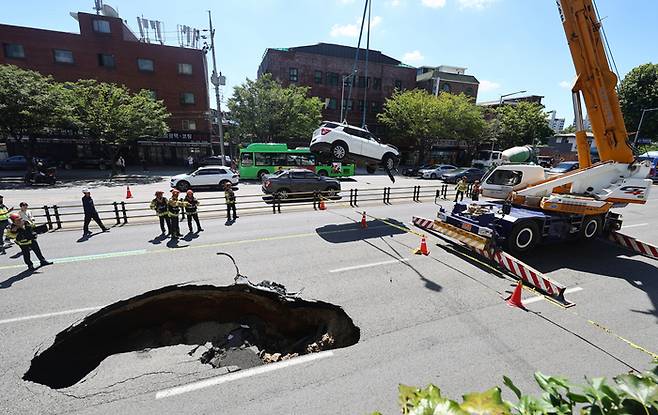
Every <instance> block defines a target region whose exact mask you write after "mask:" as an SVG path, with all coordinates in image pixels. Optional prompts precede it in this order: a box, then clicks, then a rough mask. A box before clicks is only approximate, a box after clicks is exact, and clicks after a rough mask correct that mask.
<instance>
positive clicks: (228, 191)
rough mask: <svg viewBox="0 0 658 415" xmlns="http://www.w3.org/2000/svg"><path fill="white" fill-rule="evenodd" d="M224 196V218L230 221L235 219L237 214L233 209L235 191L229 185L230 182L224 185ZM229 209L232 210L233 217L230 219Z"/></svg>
mask: <svg viewBox="0 0 658 415" xmlns="http://www.w3.org/2000/svg"><path fill="white" fill-rule="evenodd" d="M224 198H225V199H226V219H227V220H228V221H229V222H230V221H231V220H233V221H234V220H236V219H237V218H238V217H239V216H238V214H237V212H236V210H235V192H234V191H233V188H232V187H231V183H226V184H225V185H224ZM231 210H232V211H233V219H231Z"/></svg>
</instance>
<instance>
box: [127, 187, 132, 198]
mask: <svg viewBox="0 0 658 415" xmlns="http://www.w3.org/2000/svg"><path fill="white" fill-rule="evenodd" d="M132 197H133V194H132V192H131V191H130V186H126V199H132Z"/></svg>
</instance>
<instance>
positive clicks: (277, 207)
mask: <svg viewBox="0 0 658 415" xmlns="http://www.w3.org/2000/svg"><path fill="white" fill-rule="evenodd" d="M455 193H456V192H455V189H454V185H449V184H441V185H438V186H413V187H383V188H372V189H349V191H348V190H345V191H342V192H337V193H336V194H333V193H332V194H329V193H327V192H302V193H288V197H287V198H285V199H283V198H281V197H280V196H279V195H276V194H275V195H268V194H262V193H261V194H247V195H236V209H238V210H239V211H240V212H243V213H251V214H267V213H269V212H270V210H271V212H272V214H277V213H281V211H282V209H283V210H286V209H287V210H293V208H297V209H299V208H300V207H302V208H303V207H309V208H310V207H312V208H313V209H316V210H317V209H318V205H319V202H320V200H322V201H323V202H325V204H329V205H344V206H350V207H359V205H361V204H364V203H365V204H368V203H370V204H372V203H382V204H384V205H391V204H393V202H395V201H400V200H411V201H413V202H421V201H422V199H424V198H432V197H433V198H434V201H437V200H438V199H443V200H447V199H448V198H452V197H454V196H455ZM470 193H471V187H470V186H469V189H468V191H467V192H466V194H467V195H469V194H470ZM181 200H182V199H181ZM197 200H199V202H200V206H199V209H198V212H199V214H200V215H203V216H212V215H215V216H217V214H220V213H224V212H225V211H226V202H225V199H224V195H223V194H221V195H218V196H210V197H199V198H197ZM150 204H151V200H148V201H120V202H119V201H117V202H111V203H98V204H96V205H95V206H96V210H97V212H98V214H99V216H100V218H101V220H103V221H104V222H114V224H115V225H116V226H120V225H124V224H127V223H128V222H129V221H130V220H135V219H144V218H156V217H157V216H156V214H155V213H154V212H153V211H152V210H151V209H150ZM40 211H42V212H40ZM33 214H34V217H35V221H36V222H37V223H46V224H47V226H48V229H49V230H51V231H52V230H58V229H62V228H63V227H65V226H68V225H71V224H78V223H79V224H82V222H83V221H84V211H83V209H82V205H44V206H43V207H42V208H40V209H38V210H36V211H35V210H34V209H33ZM182 219H185V212H184V209H183V208H181V220H182Z"/></svg>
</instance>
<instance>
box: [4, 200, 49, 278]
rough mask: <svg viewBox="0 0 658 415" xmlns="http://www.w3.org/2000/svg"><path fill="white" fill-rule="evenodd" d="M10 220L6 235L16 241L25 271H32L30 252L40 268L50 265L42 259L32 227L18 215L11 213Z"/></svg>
mask: <svg viewBox="0 0 658 415" xmlns="http://www.w3.org/2000/svg"><path fill="white" fill-rule="evenodd" d="M10 219H11V222H12V224H11V225H10V226H9V230H8V231H7V235H8V236H9V237H10V238H12V239H15V240H16V245H18V246H19V248H20V249H21V253H22V254H23V261H25V265H27V269H28V270H29V271H33V270H34V264H33V263H32V259H31V258H30V251H34V253H35V255H36V256H37V258H38V259H39V261H40V263H41V266H42V267H44V266H46V265H50V264H52V262H50V261H48V260H47V259H46V258H44V256H43V254H42V253H41V248H40V247H39V243H38V242H37V234H36V233H35V232H34V226H33V225H30V224H29V223H27V222H25V221H23V219H21V215H19V214H18V213H12V214H11V215H10Z"/></svg>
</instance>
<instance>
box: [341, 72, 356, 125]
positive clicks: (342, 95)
mask: <svg viewBox="0 0 658 415" xmlns="http://www.w3.org/2000/svg"><path fill="white" fill-rule="evenodd" d="M354 75H356V69H355V70H354V72H352V73H351V74H347V75H345V76H344V77H343V87H342V89H341V92H340V122H343V116H344V115H343V114H344V107H345V81H346V80H347V78H354ZM352 82H354V79H352Z"/></svg>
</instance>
